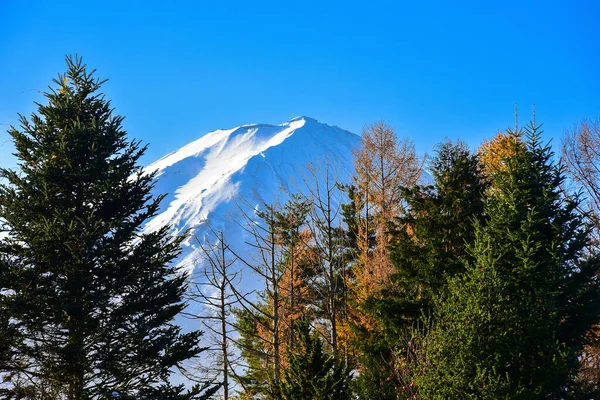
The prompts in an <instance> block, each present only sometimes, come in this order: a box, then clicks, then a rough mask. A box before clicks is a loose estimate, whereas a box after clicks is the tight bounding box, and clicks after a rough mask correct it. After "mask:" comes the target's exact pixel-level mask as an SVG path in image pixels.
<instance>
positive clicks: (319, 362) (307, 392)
mask: <svg viewBox="0 0 600 400" xmlns="http://www.w3.org/2000/svg"><path fill="white" fill-rule="evenodd" d="M296 333H297V335H298V340H297V343H296V347H295V348H294V349H293V350H292V351H290V353H289V355H288V357H289V367H288V368H287V369H285V370H284V371H283V376H282V379H281V384H280V390H281V399H282V400H345V399H349V398H350V396H349V391H348V380H349V375H348V370H347V368H346V367H343V366H341V367H337V366H336V365H335V359H334V357H333V356H332V355H326V354H325V353H324V352H323V342H322V340H321V339H320V338H319V336H318V332H317V331H313V332H312V333H311V332H310V326H309V323H308V322H307V321H306V320H301V321H298V322H297V324H296Z"/></svg>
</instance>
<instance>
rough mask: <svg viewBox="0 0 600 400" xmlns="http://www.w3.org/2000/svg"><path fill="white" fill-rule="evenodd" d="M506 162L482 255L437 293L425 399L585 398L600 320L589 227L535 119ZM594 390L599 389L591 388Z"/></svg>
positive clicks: (489, 207)
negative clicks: (579, 380) (584, 380)
mask: <svg viewBox="0 0 600 400" xmlns="http://www.w3.org/2000/svg"><path fill="white" fill-rule="evenodd" d="M527 132H528V134H527V138H526V140H525V146H523V145H522V144H521V143H519V140H518V137H514V136H515V134H514V133H511V135H512V136H513V138H514V140H512V141H511V143H512V149H511V151H508V152H507V154H508V155H509V157H508V158H504V159H503V160H502V165H503V168H502V169H500V170H498V171H496V173H495V174H494V178H493V179H494V181H493V182H492V189H491V190H490V191H489V194H488V196H487V198H486V202H485V211H486V214H487V216H488V219H489V220H488V222H487V224H486V225H485V226H483V225H479V226H477V227H476V230H475V231H476V238H475V242H474V245H473V247H472V249H471V254H472V258H473V261H472V263H471V264H469V266H468V267H467V269H466V272H465V274H464V275H459V276H456V277H454V278H452V279H450V283H449V285H448V291H447V295H442V296H441V298H439V299H438V300H437V301H436V306H437V312H436V319H435V322H434V328H433V330H432V332H431V333H430V334H429V335H428V338H427V341H426V342H427V344H426V346H425V348H424V350H425V359H426V360H427V364H426V370H425V369H424V370H423V375H422V378H421V379H420V382H419V383H420V394H421V397H422V398H439V399H442V398H443V399H445V398H478V399H504V398H507V399H508V398H510V399H513V398H519V399H539V398H549V399H564V398H577V397H576V396H577V395H578V393H577V387H576V384H575V381H574V380H575V377H576V375H577V369H578V356H579V355H580V353H581V350H582V347H583V345H584V344H585V342H586V336H585V334H586V332H587V331H588V330H589V328H590V326H591V325H592V324H593V323H595V322H597V321H598V317H599V315H598V314H599V309H600V307H599V303H598V301H599V297H598V294H599V292H598V286H597V283H596V280H595V275H596V274H597V273H598V268H599V266H600V260H599V259H598V257H597V256H596V255H589V254H586V253H585V251H584V249H585V247H586V244H587V240H588V239H589V236H588V233H589V231H588V229H587V227H586V226H585V224H583V220H582V216H581V215H580V214H578V213H577V212H576V207H577V205H578V199H577V198H572V197H567V196H565V195H564V194H563V192H562V191H561V190H560V185H561V184H562V183H563V181H564V175H563V171H562V169H561V168H560V167H557V166H556V165H555V164H554V163H553V161H552V157H553V155H552V152H551V151H550V148H549V147H546V146H543V145H542V144H541V139H540V131H539V128H538V127H537V126H535V124H531V125H530V126H529V127H528V130H527ZM586 398H589V397H586Z"/></svg>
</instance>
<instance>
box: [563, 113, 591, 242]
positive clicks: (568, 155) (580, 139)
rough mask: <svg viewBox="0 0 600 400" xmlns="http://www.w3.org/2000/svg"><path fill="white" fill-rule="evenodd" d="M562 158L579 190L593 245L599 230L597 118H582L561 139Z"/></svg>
mask: <svg viewBox="0 0 600 400" xmlns="http://www.w3.org/2000/svg"><path fill="white" fill-rule="evenodd" d="M562 161H563V163H564V165H565V167H566V170H567V172H568V174H569V175H570V177H571V178H572V179H573V182H574V183H575V184H576V185H577V186H578V187H579V188H580V189H582V190H583V192H584V194H585V201H584V202H583V205H584V207H585V208H584V209H583V210H582V211H584V212H585V213H586V215H587V217H588V218H589V221H590V223H591V224H592V226H593V227H594V233H595V235H594V237H595V241H594V242H595V243H594V245H596V246H597V245H598V244H599V239H600V238H599V235H598V231H599V230H600V120H592V121H582V122H581V123H580V124H578V125H576V126H575V127H573V128H572V129H571V130H569V131H567V132H566V133H565V135H564V136H563V140H562Z"/></svg>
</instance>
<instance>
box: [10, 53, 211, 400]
mask: <svg viewBox="0 0 600 400" xmlns="http://www.w3.org/2000/svg"><path fill="white" fill-rule="evenodd" d="M67 66H68V70H67V72H66V74H65V75H59V77H58V79H56V80H54V83H55V84H56V85H57V86H56V87H55V88H50V91H49V92H48V93H46V94H45V96H46V98H47V99H48V104H46V105H43V104H38V112H37V114H35V113H34V114H32V116H31V118H30V119H29V120H28V119H27V118H25V117H21V129H20V130H19V129H16V128H11V130H10V132H9V133H10V135H11V136H12V138H13V140H14V144H15V147H16V156H17V157H18V158H19V160H20V163H19V167H20V170H19V171H13V170H7V169H2V170H1V171H0V176H1V177H2V178H3V179H4V181H5V182H6V183H4V184H2V185H0V218H1V219H3V220H4V221H5V226H6V229H7V231H8V237H7V238H5V239H4V240H3V241H2V243H1V246H0V251H1V253H2V254H3V255H4V257H5V259H6V260H10V265H6V264H5V268H4V269H3V271H2V282H1V283H2V287H0V298H1V305H0V311H1V312H2V313H4V312H6V310H8V313H9V317H10V321H14V323H15V324H17V325H18V332H19V334H20V335H22V338H20V340H18V341H16V342H15V343H13V344H12V346H11V348H12V351H13V353H14V357H13V359H12V361H13V362H9V363H7V364H0V365H1V367H2V370H1V371H0V374H2V376H3V378H4V379H5V383H4V385H5V386H3V387H6V386H11V384H12V389H8V392H7V393H9V394H7V395H6V396H7V397H10V395H11V394H10V391H11V390H12V391H13V392H12V394H15V395H18V394H19V393H18V392H19V391H22V390H25V389H27V390H28V391H29V393H30V395H29V396H26V397H25V398H53V399H54V398H56V399H69V400H71V399H73V400H75V399H77V400H82V399H99V398H102V397H103V396H104V395H103V393H106V392H107V391H108V392H110V391H112V390H119V391H123V392H125V393H130V394H133V395H136V396H139V397H141V398H148V399H190V398H205V397H206V396H208V395H210V393H209V392H212V391H214V388H213V389H211V390H209V391H208V392H206V393H205V395H206V396H203V395H201V391H202V390H201V389H200V388H198V387H196V388H194V389H193V390H191V391H186V390H184V388H183V387H182V386H171V385H170V384H168V383H167V380H168V378H169V376H170V374H171V373H172V371H173V369H176V368H178V367H182V363H183V362H184V361H186V360H188V359H190V358H192V357H194V356H197V355H198V354H199V353H200V351H201V349H200V348H199V347H198V338H199V336H200V333H199V332H196V331H194V332H189V333H182V332H181V330H180V328H179V327H177V326H175V325H174V324H173V318H174V317H175V316H176V315H177V314H178V313H180V312H181V311H182V310H183V309H184V308H185V304H184V302H183V294H184V292H185V290H186V277H185V276H184V275H183V274H182V273H181V272H180V271H179V270H177V269H175V268H173V267H171V266H169V263H170V262H171V261H172V260H173V259H174V258H175V257H176V256H177V255H178V254H179V251H180V250H179V249H180V243H181V240H182V238H181V237H179V238H173V237H171V236H170V234H169V227H168V226H165V227H163V228H161V229H159V230H157V231H155V232H152V233H142V231H141V227H142V224H143V223H144V221H146V220H147V219H148V218H151V217H152V216H154V215H155V214H156V213H157V211H158V208H159V203H160V201H161V199H162V197H160V196H159V197H158V198H154V199H153V198H152V197H151V195H150V191H151V189H152V187H153V185H154V175H153V174H145V173H144V172H143V170H142V168H141V167H140V166H139V165H138V161H139V159H140V157H141V156H142V154H143V153H144V151H145V147H140V143H139V142H136V141H129V140H128V139H127V137H126V132H125V131H124V130H123V128H122V126H121V123H122V121H123V118H122V117H120V116H115V115H113V109H112V108H111V105H110V102H109V101H107V100H105V98H104V95H103V94H101V93H99V92H98V90H99V89H100V87H101V85H102V83H103V81H100V80H98V79H96V78H94V77H93V73H94V72H93V71H92V72H88V71H87V70H86V66H85V65H84V64H82V62H81V59H79V58H75V59H73V58H71V57H67ZM0 319H2V316H1V315H0ZM0 323H2V322H1V321H0ZM23 380H27V382H28V383H27V385H26V387H25V386H22V385H21V383H20V382H22V381H23Z"/></svg>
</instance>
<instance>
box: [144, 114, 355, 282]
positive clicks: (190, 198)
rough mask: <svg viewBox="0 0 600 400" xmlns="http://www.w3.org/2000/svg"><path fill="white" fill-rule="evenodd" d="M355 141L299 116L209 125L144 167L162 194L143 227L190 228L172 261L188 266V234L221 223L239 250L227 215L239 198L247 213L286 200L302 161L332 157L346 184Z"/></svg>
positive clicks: (191, 257)
mask: <svg viewBox="0 0 600 400" xmlns="http://www.w3.org/2000/svg"><path fill="white" fill-rule="evenodd" d="M359 145H360V137H359V136H358V135H356V134H354V133H351V132H349V131H346V130H343V129H341V128H339V127H336V126H330V125H327V124H324V123H321V122H319V121H317V120H316V119H314V118H310V117H306V116H300V117H295V118H292V119H290V120H289V121H286V122H284V123H282V124H279V125H270V124H246V125H241V126H238V127H235V128H232V129H218V130H215V131H212V132H209V133H207V134H205V135H203V136H202V137H200V138H199V139H196V140H194V141H192V142H190V143H189V144H187V145H185V146H183V147H181V148H180V149H178V150H176V151H174V152H171V153H169V154H167V155H165V156H164V157H161V158H160V159H158V160H157V161H155V162H153V163H151V164H149V165H148V166H147V167H146V168H145V172H147V173H152V172H156V177H157V181H156V185H155V187H154V190H153V194H154V195H159V194H162V193H167V195H166V197H165V199H164V200H163V202H162V203H161V208H160V210H159V213H158V214H157V215H156V216H155V217H154V218H152V219H151V220H150V221H149V222H148V223H147V224H146V226H145V229H144V230H145V231H146V232H150V231H154V230H157V229H159V228H160V227H161V226H163V225H165V224H169V225H171V227H172V233H173V234H182V233H183V232H186V231H189V232H190V233H191V235H190V236H189V237H188V239H187V240H186V241H185V242H184V244H183V251H182V255H181V256H180V257H179V258H178V259H177V260H176V264H177V265H178V266H180V267H183V268H185V269H186V270H188V271H190V272H191V271H192V270H193V268H194V266H195V265H196V264H197V260H196V258H197V254H196V253H197V251H196V250H197V243H196V241H195V240H194V238H195V237H196V238H200V239H201V238H204V237H206V236H207V235H208V232H209V231H210V229H216V230H222V231H224V232H225V235H226V238H227V239H228V241H229V242H231V245H232V247H234V248H236V247H237V248H238V250H239V248H241V246H242V245H243V240H242V239H243V236H244V235H243V232H241V229H242V228H241V227H240V226H239V224H238V223H237V222H236V221H234V219H235V216H234V214H235V213H236V211H239V210H238V209H239V207H240V203H242V202H244V203H247V204H248V205H250V206H251V207H252V208H253V210H254V211H252V212H255V211H256V210H257V209H259V208H261V207H262V206H263V204H272V203H276V202H277V203H280V204H283V203H285V201H287V198H288V197H289V194H290V193H294V192H302V191H303V187H302V186H303V185H302V181H303V180H304V179H305V176H306V175H307V174H308V170H307V165H308V164H309V163H313V164H315V163H325V162H327V163H329V164H331V165H332V166H333V168H335V169H336V170H337V172H338V176H337V179H338V180H339V181H341V182H344V183H348V182H349V181H350V177H351V175H352V174H353V155H352V152H353V150H354V149H355V148H357V147H358V146H359ZM304 189H306V188H304ZM209 227H210V228H209Z"/></svg>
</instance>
